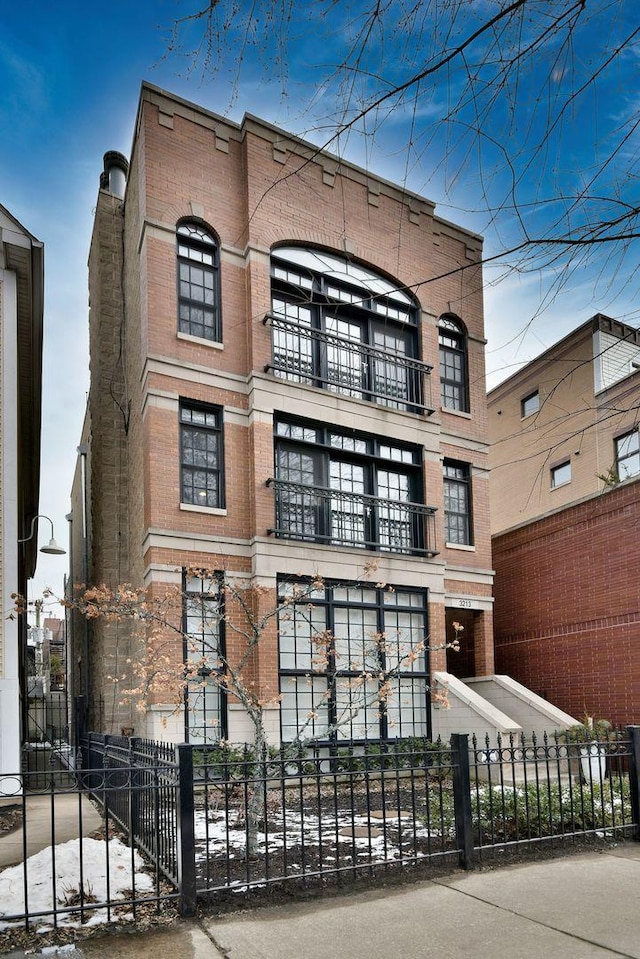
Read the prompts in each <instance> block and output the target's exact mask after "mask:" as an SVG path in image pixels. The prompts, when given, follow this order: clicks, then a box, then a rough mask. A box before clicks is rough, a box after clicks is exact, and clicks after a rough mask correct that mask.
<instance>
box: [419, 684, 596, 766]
mask: <svg viewBox="0 0 640 959" xmlns="http://www.w3.org/2000/svg"><path fill="white" fill-rule="evenodd" d="M433 685H434V687H435V688H436V690H437V691H438V692H439V693H440V695H441V696H442V698H443V699H444V700H445V701H446V703H445V704H443V705H440V706H437V705H436V706H435V707H434V708H433V710H432V724H433V738H434V739H436V738H437V737H438V736H440V737H441V738H442V739H443V740H444V741H445V742H446V741H448V739H449V737H450V736H451V733H468V734H469V745H470V746H471V743H472V737H473V736H474V735H475V737H476V740H477V748H478V750H482V751H481V752H479V753H478V755H477V758H478V760H479V762H480V765H479V766H478V767H477V774H478V777H479V778H482V779H488V778H489V776H490V775H491V769H492V766H493V763H494V762H495V763H497V762H498V760H499V759H500V758H501V757H500V756H499V753H498V751H497V749H496V745H497V739H498V734H499V735H500V736H501V739H502V748H503V750H504V749H508V748H509V743H510V736H511V735H513V738H514V747H517V750H516V751H515V756H514V758H517V757H518V755H519V749H520V746H521V744H522V742H523V740H524V744H525V746H526V747H527V752H528V751H529V749H531V750H532V746H533V741H534V739H535V742H536V744H537V745H538V746H539V747H542V748H541V749H540V750H539V752H538V751H537V755H538V761H537V762H535V763H534V762H533V759H534V755H533V751H532V752H531V753H530V754H529V755H530V756H531V759H532V762H531V764H527V770H525V764H524V763H523V762H517V761H516V762H513V763H511V762H509V754H505V753H503V756H502V759H503V761H505V762H506V763H507V765H505V766H504V768H503V774H504V776H505V781H507V780H508V781H512V782H519V783H520V782H523V781H525V780H526V779H527V778H529V779H531V777H532V776H534V777H537V778H538V779H547V778H549V779H553V780H557V779H568V778H569V775H570V774H575V770H572V769H571V768H570V764H569V762H568V761H567V756H566V753H565V750H566V747H565V746H564V744H561V745H560V746H559V747H558V748H557V749H556V744H555V739H554V735H553V734H554V733H555V731H556V730H557V731H562V730H565V729H569V727H570V726H575V725H577V723H578V720H577V719H574V717H573V716H570V715H569V714H568V713H565V712H563V711H562V710H561V709H558V708H557V707H556V706H554V705H553V704H552V703H549V702H547V700H546V699H542V697H541V696H538V695H537V694H536V693H533V692H531V690H530V689H527V687H526V686H523V685H522V684H521V683H518V682H516V681H515V680H514V679H511V677H510V676H478V677H472V678H469V679H464V680H462V679H458V678H457V677H456V676H453V675H452V674H451V673H447V672H438V673H435V675H434V677H433ZM447 704H448V705H447ZM545 733H546V734H547V735H548V743H549V746H550V747H551V748H550V749H549V761H548V762H546V761H545V750H544V737H545ZM487 738H488V740H489V746H488V748H484V747H485V743H486V741H487ZM483 763H484V768H483ZM495 768H496V769H497V768H498V767H497V766H496V767H495Z"/></svg>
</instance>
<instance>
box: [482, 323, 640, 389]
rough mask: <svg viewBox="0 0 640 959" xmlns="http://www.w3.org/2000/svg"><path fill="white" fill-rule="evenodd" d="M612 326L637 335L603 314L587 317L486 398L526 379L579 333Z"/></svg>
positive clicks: (632, 329) (631, 328)
mask: <svg viewBox="0 0 640 959" xmlns="http://www.w3.org/2000/svg"><path fill="white" fill-rule="evenodd" d="M612 324H615V325H616V326H620V327H622V329H623V330H628V331H630V332H633V333H634V334H636V335H637V334H638V330H637V329H636V327H633V326H628V325H627V324H625V323H620V322H619V321H618V320H614V319H613V318H612V317H610V316H607V315H606V314H605V313H594V315H593V316H591V317H589V319H588V320H585V322H584V323H581V324H580V326H576V327H575V329H573V330H571V331H570V332H569V333H567V334H566V336H563V337H562V339H561V340H557V341H556V342H555V343H552V345H551V346H549V347H547V349H546V350H543V352H542V353H539V354H538V356H536V357H534V358H533V359H532V360H529V362H528V363H525V364H524V365H523V366H521V367H520V369H519V370H516V372H515V373H512V374H511V376H507V378H506V379H504V380H502V381H501V382H500V383H498V385H497V386H494V387H493V388H492V389H490V390H489V391H488V393H487V398H489V397H490V396H492V395H493V394H494V393H497V392H498V390H501V389H502V388H503V387H505V386H508V385H509V384H511V383H513V382H515V381H516V380H517V379H519V378H521V377H526V375H527V373H528V371H530V370H531V368H532V367H534V366H536V365H537V364H538V363H542V362H544V361H545V359H547V358H548V356H549V355H550V354H552V353H556V352H557V351H558V350H559V349H562V348H563V347H564V346H565V345H566V344H567V343H568V342H569V340H571V339H573V338H574V337H576V336H577V335H578V334H579V333H582V332H585V331H587V330H589V332H591V333H595V332H596V330H599V329H602V328H603V327H607V328H608V329H609V330H610V329H611V326H612Z"/></svg>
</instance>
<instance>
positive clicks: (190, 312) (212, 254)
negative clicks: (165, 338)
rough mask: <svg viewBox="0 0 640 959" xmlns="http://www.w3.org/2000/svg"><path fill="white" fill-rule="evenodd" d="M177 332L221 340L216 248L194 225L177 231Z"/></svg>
mask: <svg viewBox="0 0 640 959" xmlns="http://www.w3.org/2000/svg"><path fill="white" fill-rule="evenodd" d="M178 330H179V331H180V332H181V333H187V334H189V335H190V336H198V337H200V338H201V339H204V340H213V341H214V342H220V341H221V340H222V328H221V323H220V271H219V256H218V244H217V243H216V241H215V239H214V238H213V237H212V236H211V234H210V233H207V232H206V230H204V229H203V228H202V227H201V226H200V225H198V224H197V223H181V224H180V226H179V227H178Z"/></svg>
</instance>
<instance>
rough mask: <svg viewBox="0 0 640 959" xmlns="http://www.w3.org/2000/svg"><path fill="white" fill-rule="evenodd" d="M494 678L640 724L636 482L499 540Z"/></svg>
mask: <svg viewBox="0 0 640 959" xmlns="http://www.w3.org/2000/svg"><path fill="white" fill-rule="evenodd" d="M493 562H494V568H495V571H496V579H495V598H496V607H495V622H494V631H495V655H496V672H498V673H506V674H508V675H510V676H512V677H513V678H514V679H517V680H518V681H519V682H521V683H523V684H524V685H525V686H528V687H530V688H531V689H532V690H533V691H534V692H536V693H539V694H540V695H542V696H544V697H546V698H548V699H549V700H550V701H551V702H552V703H554V704H555V705H557V706H559V707H560V708H561V709H564V710H566V711H567V712H568V713H570V714H571V715H573V716H576V717H578V718H580V717H582V716H583V715H584V714H585V713H587V714H589V715H592V716H596V717H597V718H604V719H609V720H611V721H612V722H614V723H639V722H640V586H639V583H638V570H640V480H637V479H636V480H629V481H627V482H626V483H624V484H621V485H620V486H618V487H616V488H614V489H611V490H610V491H608V492H606V493H603V494H601V495H598V496H592V497H590V498H589V499H587V500H585V501H583V502H581V503H579V504H576V505H574V506H571V507H568V508H567V509H564V510H561V511H558V512H556V513H553V514H552V515H550V516H547V517H545V518H543V519H540V520H537V521H535V522H532V523H527V524H526V525H523V526H521V527H518V528H516V529H513V530H511V531H508V532H506V533H504V534H502V535H498V536H495V537H494V539H493Z"/></svg>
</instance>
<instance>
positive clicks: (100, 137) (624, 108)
mask: <svg viewBox="0 0 640 959" xmlns="http://www.w3.org/2000/svg"><path fill="white" fill-rule="evenodd" d="M597 3H598V5H599V6H600V7H601V8H602V11H603V16H602V18H601V20H600V21H599V22H598V21H597V20H596V21H594V22H593V23H591V24H589V25H587V27H585V28H584V29H583V31H582V32H580V30H578V31H577V33H576V36H575V38H574V51H573V52H574V55H575V59H574V60H573V61H572V63H571V64H569V63H568V61H567V59H566V57H564V54H563V53H562V51H560V50H559V49H558V47H557V45H554V42H553V39H552V38H551V39H550V40H549V41H548V42H547V43H546V44H545V45H544V46H543V47H542V48H540V49H539V50H538V51H537V53H536V56H535V57H531V58H530V59H529V60H528V61H527V62H526V63H525V65H524V67H523V71H522V75H521V78H520V84H519V86H518V87H517V88H515V87H514V88H513V89H508V88H505V90H504V91H501V96H500V99H499V100H498V101H496V102H495V103H494V104H493V112H492V113H490V114H486V115H485V116H484V117H483V124H482V143H483V151H484V152H483V157H484V159H483V166H482V170H479V169H478V165H477V155H476V152H477V151H474V149H473V140H468V139H466V134H467V133H468V129H467V127H466V126H465V124H466V125H468V124H473V122H474V113H473V109H471V107H470V106H467V107H465V109H464V110H463V111H462V112H461V113H460V115H459V118H458V121H457V122H456V124H452V125H450V126H449V127H448V128H446V129H445V128H444V127H443V125H442V124H441V122H440V115H441V113H442V110H443V108H444V105H446V104H447V102H450V101H451V99H452V98H454V99H455V97H456V96H458V95H460V92H461V91H463V90H464V83H463V77H461V76H459V75H456V74H455V73H450V74H449V75H448V78H447V82H446V83H445V77H444V75H439V76H438V78H437V80H436V82H434V83H433V85H432V86H431V87H429V86H428V85H424V84H423V86H422V87H421V93H422V96H421V98H420V100H419V101H417V102H416V101H414V100H412V99H411V95H410V96H409V98H408V99H407V100H405V102H403V103H402V104H401V105H400V106H398V104H397V103H396V101H392V102H391V104H385V106H384V107H381V109H380V111H379V112H378V114H377V117H378V119H381V118H382V117H383V116H385V117H386V119H385V121H384V123H380V124H377V125H375V126H374V125H373V124H372V123H371V122H370V121H368V130H369V134H370V135H369V136H367V137H364V136H362V135H361V133H359V132H358V131H357V130H356V131H354V132H353V133H352V134H350V135H349V136H348V137H343V138H342V139H341V140H340V141H337V142H334V144H333V146H332V149H334V150H336V149H341V150H342V151H343V153H344V155H345V156H346V157H347V159H350V160H352V161H353V162H356V163H360V164H362V165H368V166H370V168H371V169H372V171H373V172H375V173H378V174H380V175H382V176H385V177H387V178H389V179H392V180H399V181H403V180H404V181H405V182H406V184H407V186H408V187H409V188H410V189H412V190H415V191H417V192H421V193H424V194H425V195H426V196H428V197H429V198H430V199H432V200H435V201H436V203H437V204H438V212H440V214H441V215H443V216H445V217H447V218H449V219H451V220H455V221H456V222H459V223H461V224H463V225H465V226H467V227H469V228H471V229H474V230H476V231H478V232H481V233H483V234H484V235H485V237H486V243H485V253H488V254H492V253H495V252H497V251H498V250H499V249H501V248H504V247H509V246H513V245H516V244H517V243H518V242H519V241H520V240H521V239H522V233H523V230H528V231H529V232H531V233H535V234H537V235H540V234H541V233H543V232H544V231H545V230H547V229H551V228H552V226H553V223H554V221H555V219H556V218H557V216H558V212H559V211H560V210H562V211H564V212H567V211H568V214H569V215H570V216H572V217H573V221H572V222H574V223H576V222H578V223H579V222H580V221H579V214H578V212H577V211H576V210H573V209H571V208H570V203H569V202H568V201H567V200H566V199H565V200H563V201H562V202H559V201H558V194H559V193H560V192H562V194H563V195H565V196H566V195H574V194H577V193H579V191H580V189H584V188H585V187H586V186H588V184H589V182H590V179H591V177H592V174H593V170H594V169H595V168H596V167H597V164H598V163H599V162H600V161H601V160H602V158H603V157H607V156H608V155H609V153H610V152H611V148H610V144H611V143H613V142H615V138H616V136H617V137H620V135H621V134H620V131H622V135H624V137H625V142H624V150H623V151H620V152H619V153H618V154H617V155H616V156H615V158H614V159H613V161H612V162H611V163H610V164H608V166H607V173H606V177H605V180H603V179H602V178H601V179H600V180H599V181H596V184H595V186H594V189H593V192H594V193H596V192H597V193H599V194H601V193H604V192H606V191H608V195H610V196H612V197H615V198H616V200H615V203H613V204H612V203H611V202H609V204H608V205H607V206H606V209H611V210H614V211H618V209H621V208H622V204H623V203H624V202H627V201H630V202H632V203H635V202H637V197H636V198H635V199H634V198H633V197H632V194H634V193H635V191H637V190H638V187H637V186H636V181H638V182H640V178H638V177H637V176H636V174H637V173H638V170H637V168H636V163H637V156H636V150H637V146H636V144H637V138H636V137H635V130H633V129H632V126H631V124H632V122H633V118H634V117H635V112H636V111H637V103H638V97H639V92H638V91H639V89H640V85H639V84H638V72H637V66H638V62H639V61H638V56H637V53H636V51H635V47H634V46H633V45H632V44H630V45H629V47H628V49H627V50H626V52H625V53H624V54H623V55H622V56H619V57H617V58H616V61H615V64H614V65H613V66H612V67H610V68H609V69H608V70H607V71H606V73H604V74H603V76H602V79H601V82H600V83H599V85H598V87H597V89H596V90H595V91H593V92H592V91H590V90H589V91H588V92H587V95H586V96H585V97H583V99H582V100H581V101H580V103H576V104H573V101H572V100H571V97H570V92H571V89H572V88H573V87H571V89H570V88H569V85H568V83H569V79H568V78H569V76H570V77H571V83H572V84H573V85H574V86H575V85H579V84H580V82H581V81H582V79H583V78H586V77H587V76H588V75H589V71H591V70H592V69H593V64H594V63H597V62H602V51H603V49H604V50H606V49H612V48H613V47H614V46H615V44H616V43H617V42H619V38H620V37H626V36H629V35H630V33H631V32H632V31H633V29H634V28H635V23H634V21H635V20H638V19H640V16H639V15H638V13H636V12H634V11H635V0H597ZM195 6H197V3H196V2H195V0H194V2H191V0H153V2H152V0H136V2H134V3H131V2H129V0H112V2H111V3H110V4H108V5H104V4H97V3H95V2H91V0H84V2H76V0H57V2H55V3H52V2H51V0H34V2H33V3H32V4H30V5H28V6H27V5H24V4H3V6H2V10H1V11H0V90H1V91H2V97H1V98H0V118H1V121H2V123H1V129H2V131H3V134H2V136H1V137H0V203H2V204H3V205H4V206H6V207H7V208H8V209H9V210H10V211H11V213H12V214H13V215H14V216H16V217H17V219H18V220H20V222H21V223H23V225H24V226H25V227H26V228H27V229H28V230H30V231H31V232H32V233H33V234H34V235H35V236H36V237H38V239H40V240H42V241H43V242H44V244H45V282H46V299H45V353H44V396H43V424H42V425H43V450H42V483H41V501H40V511H41V512H42V513H45V514H46V515H48V516H50V517H51V518H52V520H53V522H54V526H55V532H56V538H57V539H58V541H60V542H61V543H65V541H66V536H67V529H66V525H67V524H66V521H65V514H66V513H67V512H68V510H69V490H70V485H71V479H72V474H73V469H74V465H75V452H76V446H77V444H78V442H79V436H80V430H81V425H82V418H83V414H84V407H85V400H86V392H87V389H88V383H89V377H88V329H87V312H88V311H87V272H86V263H87V256H88V249H89V239H90V235H91V226H92V213H93V207H94V204H95V201H96V196H97V190H98V178H99V174H100V171H101V169H102V155H103V153H104V152H105V151H106V150H120V151H121V152H123V153H124V154H125V155H128V154H129V152H130V146H131V140H132V133H133V122H134V118H135V112H136V106H137V100H138V94H139V89H140V83H141V81H142V80H143V79H144V80H149V81H150V82H152V83H155V84H157V85H158V86H161V87H163V88H165V89H167V90H170V91H172V92H174V93H177V94H179V95H181V96H183V97H185V98H187V99H191V100H193V101H195V102H197V103H200V104H202V105H204V106H206V107H207V108H209V109H211V110H213V111H215V112H218V113H223V114H228V115H230V116H231V117H232V118H233V119H236V120H239V119H240V118H241V116H242V114H243V113H244V112H245V111H246V112H250V113H253V114H256V115H258V116H262V117H264V118H265V119H266V120H268V121H270V122H273V123H276V124H279V125H280V126H282V127H284V128H285V129H287V130H290V131H292V132H295V133H298V134H299V135H302V136H307V137H309V138H310V139H312V140H313V141H314V142H317V143H319V144H322V143H324V142H325V140H326V138H327V136H328V131H330V130H331V126H332V123H333V122H334V120H335V118H336V117H337V116H338V115H339V110H338V108H337V107H336V102H337V101H336V95H339V88H338V86H337V81H336V82H334V83H331V82H325V81H326V78H327V76H329V75H330V73H331V71H330V69H329V68H330V65H331V63H332V62H334V61H335V60H336V58H339V53H340V49H341V44H343V45H344V44H346V42H347V38H348V36H349V33H350V31H351V32H353V31H354V29H355V30H356V31H357V27H358V24H357V22H355V20H354V18H353V16H352V15H351V14H350V15H349V16H347V14H346V13H345V12H344V11H346V10H347V8H348V5H347V6H345V5H344V4H343V5H342V6H341V5H338V6H337V7H336V8H335V11H334V13H333V14H332V16H333V20H332V21H331V23H330V24H329V27H330V30H329V34H327V29H326V28H327V22H326V21H325V20H323V19H322V17H321V15H320V14H322V13H324V12H325V11H326V10H327V9H329V5H328V4H326V3H323V2H321V0H317V2H316V4H315V5H313V6H307V7H305V8H304V10H303V13H302V16H301V17H300V19H298V20H295V19H294V21H293V23H292V25H291V31H292V36H293V37H294V39H295V42H294V43H293V44H292V45H291V46H290V48H289V49H288V50H285V54H286V57H285V59H286V66H283V65H282V64H279V62H278V55H279V53H280V52H282V51H281V50H280V48H279V47H278V44H277V43H276V41H275V40H274V39H269V38H273V37H275V36H277V35H278V33H279V29H280V28H279V25H278V24H273V23H260V22H258V23H257V24H256V30H255V34H254V36H255V40H256V42H255V44H249V45H248V46H246V47H245V56H244V59H243V61H242V63H241V64H240V66H238V51H239V49H240V44H241V43H242V35H241V34H233V33H229V34H228V35H227V36H226V37H225V42H224V50H221V51H220V54H221V58H222V59H221V61H220V70H219V72H218V73H217V75H216V76H215V78H214V79H213V80H212V81H209V82H202V79H201V76H200V73H199V71H197V70H195V71H193V72H192V73H191V74H189V73H188V69H187V68H188V65H189V61H188V59H182V58H180V57H179V56H177V55H170V56H165V54H166V51H167V38H168V36H169V26H170V24H171V22H172V19H173V17H174V16H177V15H179V14H180V13H181V12H182V13H187V12H189V11H190V10H192V9H194V7H195ZM423 6H424V7H428V6H429V5H428V4H423ZM547 6H550V7H552V8H556V9H557V8H558V7H560V8H562V7H564V6H565V5H563V4H559V5H557V7H556V5H555V4H551V5H548V4H547ZM566 6H569V4H567V5H566ZM495 7H496V3H495V0H474V4H472V5H471V6H470V9H471V8H472V9H473V10H474V12H475V14H476V16H477V17H480V16H486V14H487V11H489V12H491V10H492V9H494V8H495ZM355 8H356V9H357V4H356V5H355ZM399 9H400V7H399ZM418 29H419V24H417V23H416V22H415V21H414V22H413V23H411V24H406V23H405V24H404V27H403V25H401V24H399V23H398V24H396V29H395V30H393V31H389V34H388V35H385V36H378V37H375V36H374V37H373V38H372V42H371V45H370V49H369V52H368V54H367V57H366V58H365V59H364V60H363V61H361V63H360V64H359V65H358V66H359V67H360V73H359V74H358V73H356V72H355V71H353V70H351V71H350V72H348V73H347V77H348V78H349V80H350V81H351V80H352V79H353V78H354V77H355V78H356V84H355V86H356V87H357V90H358V93H359V94H360V95H362V96H369V95H371V94H372V93H373V92H374V91H375V90H376V89H377V88H378V87H377V81H376V76H379V75H380V74H384V75H385V76H387V77H388V76H390V75H393V77H394V79H400V80H402V79H403V78H404V76H405V75H406V71H407V70H409V69H410V66H411V59H412V58H413V57H415V56H416V55H417V54H419V55H420V57H422V58H423V59H424V58H427V57H428V56H429V55H430V52H432V51H430V50H429V49H423V48H424V40H425V35H424V34H423V35H422V36H419V35H418ZM469 29H471V22H470V27H469ZM428 35H429V36H430V37H431V43H432V47H433V50H434V51H435V50H436V47H437V44H438V43H440V42H441V37H440V36H439V35H437V33H436V32H434V33H433V36H431V33H429V34H428ZM265 38H267V39H266V40H265ZM215 52H216V53H217V52H218V51H215ZM490 52H491V51H488V54H489V53H490ZM598 57H600V60H598ZM489 59H490V58H489V55H487V60H489ZM482 69H486V67H484V66H482ZM545 77H547V80H545V79H544V78H545ZM549 78H551V79H549ZM565 87H566V91H565ZM282 89H284V90H285V91H286V97H285V98H284V99H283V98H282V97H281V96H280V94H281V91H282ZM380 89H384V86H382V87H380ZM558 96H564V97H565V102H566V104H567V112H566V114H565V116H564V121H563V124H562V126H561V127H559V128H558V130H557V131H556V134H554V138H553V139H552V140H551V141H549V143H548V144H547V147H546V149H545V150H542V151H541V150H540V149H538V143H539V135H540V130H541V127H542V126H544V119H545V116H546V113H545V111H546V109H547V106H548V104H547V100H546V99H545V98H547V99H549V100H550V101H553V99H554V98H557V97H558ZM555 102H557V100H556V101H555ZM512 104H513V105H514V106H515V109H514V110H512V109H511V106H512ZM389 107H392V109H389ZM476 107H477V104H476ZM409 137H411V138H412V147H411V149H410V150H409V151H408V152H407V150H406V149H405V144H406V142H407V139H408V138H409ZM513 142H518V143H519V144H521V145H522V152H521V157H520V159H521V164H522V176H521V178H520V180H519V181H518V184H517V187H516V189H515V190H514V191H513V193H510V190H509V175H508V170H507V168H506V165H505V163H504V156H503V147H504V145H505V144H507V145H508V144H509V143H513ZM470 144H471V146H470ZM527 151H528V152H527ZM512 197H513V198H515V201H516V204H518V205H519V206H520V212H521V214H523V215H524V217H525V220H526V223H525V224H524V225H523V223H522V219H521V217H519V216H518V212H517V211H516V210H514V209H510V208H509V204H510V202H511V199H510V198H512ZM511 259H512V261H513V258H511ZM563 264H564V261H563V260H562V259H561V260H560V261H559V262H558V263H556V264H553V263H549V262H548V261H547V262H544V263H536V264H532V263H531V261H530V260H529V261H528V263H527V265H528V266H529V268H530V267H531V266H532V265H536V266H540V267H541V268H540V269H539V270H532V269H528V270H527V271H525V272H521V271H506V270H505V268H504V266H503V265H496V266H491V267H489V268H487V270H486V281H487V288H486V296H485V312H486V328H487V336H488V341H489V342H488V347H487V361H488V368H489V370H490V373H491V377H490V384H495V383H496V382H497V381H498V379H500V378H503V377H504V376H505V375H508V373H509V372H512V371H513V370H514V369H515V368H516V366H517V365H518V364H519V363H521V362H523V361H525V360H528V359H531V358H532V357H533V356H535V355H536V354H538V353H539V352H541V351H542V350H543V349H545V348H546V347H547V346H549V345H551V343H553V342H554V341H555V340H557V339H559V338H561V337H562V336H563V335H565V334H566V333H567V332H569V330H571V329H572V328H574V327H575V326H577V325H579V324H581V323H582V322H584V321H585V320H586V319H587V318H588V317H589V316H591V315H592V314H593V313H595V312H597V311H602V312H605V313H609V314H610V315H613V316H616V317H618V318H620V319H623V320H624V321H626V322H628V323H631V324H632V325H637V324H638V321H639V317H640V309H638V308H637V307H636V302H637V300H638V297H637V293H638V291H637V287H636V285H635V269H636V263H635V251H634V250H632V252H631V253H629V251H627V253H626V256H625V258H623V259H622V260H621V261H615V260H614V261H611V260H610V259H609V258H607V257H606V256H602V257H595V258H592V259H590V260H588V261H586V262H585V263H584V264H583V265H581V266H580V268H579V269H577V270H575V271H572V272H569V273H565V272H563V270H562V267H563ZM47 525H48V524H42V529H41V539H43V538H44V534H45V533H46V534H47V535H48V530H47V528H46V527H47ZM65 566H66V561H65V558H64V557H63V558H62V559H60V560H57V559H55V558H53V557H48V556H47V557H45V556H42V555H41V557H40V563H39V568H38V573H37V576H36V579H35V581H34V584H33V590H32V595H36V594H37V593H38V592H39V591H41V589H42V588H43V587H44V585H51V586H52V587H53V588H54V590H55V591H56V592H59V591H61V589H62V579H63V575H64V572H65Z"/></svg>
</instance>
